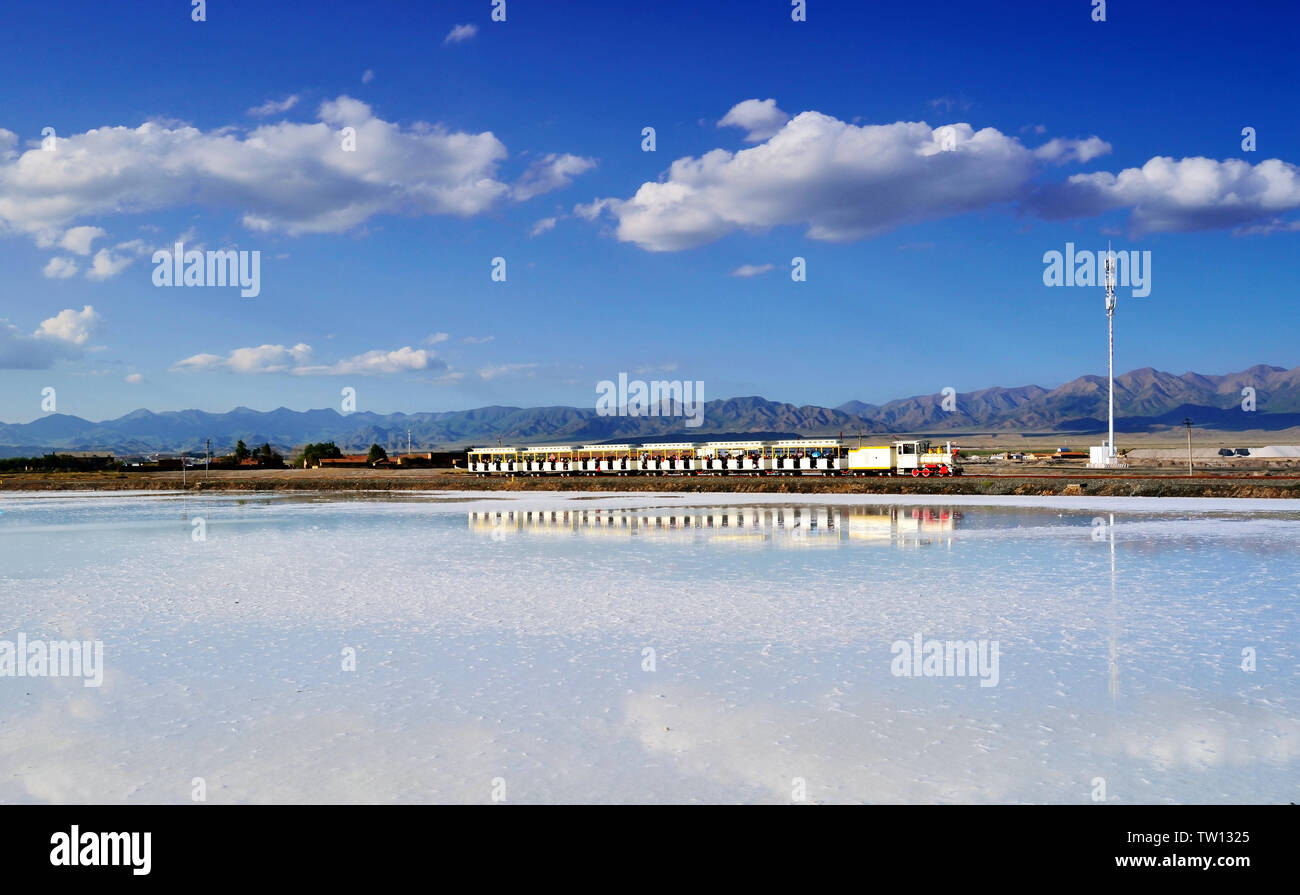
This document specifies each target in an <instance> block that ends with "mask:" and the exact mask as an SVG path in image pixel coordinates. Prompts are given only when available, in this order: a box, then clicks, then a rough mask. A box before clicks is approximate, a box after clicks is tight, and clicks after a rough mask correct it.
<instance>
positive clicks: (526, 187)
mask: <svg viewBox="0 0 1300 895" xmlns="http://www.w3.org/2000/svg"><path fill="white" fill-rule="evenodd" d="M594 167H596V160H595V159H589V158H582V157H581V156H577V155H568V154H565V155H558V154H556V153H554V152H552V153H551V154H549V155H547V156H545V157H544V158H542V159H540V160H538V161H536V162H533V163H532V164H531V165H529V166H528V170H526V171H524V173H523V176H522V177H520V178H519V180H518V181H517V182H516V183H515V185H514V188H513V189H512V190H511V195H512V196H513V197H514V199H515V200H516V201H519V202H523V201H525V200H527V199H531V198H533V197H534V196H539V195H541V194H542V193H550V192H554V191H555V190H558V189H563V188H564V187H566V186H569V185H570V184H571V183H573V178H574V177H577V176H578V175H579V174H582V173H584V172H586V171H590V170H591V169H592V168H594Z"/></svg>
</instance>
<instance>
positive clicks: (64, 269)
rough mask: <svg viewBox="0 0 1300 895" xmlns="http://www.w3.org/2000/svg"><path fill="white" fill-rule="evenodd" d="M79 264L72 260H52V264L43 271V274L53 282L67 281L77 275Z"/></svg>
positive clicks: (47, 265)
mask: <svg viewBox="0 0 1300 895" xmlns="http://www.w3.org/2000/svg"><path fill="white" fill-rule="evenodd" d="M78 269H79V268H78V267H77V262H76V261H74V260H72V259H71V258H57V257H56V258H51V259H50V262H49V263H48V264H46V265H45V267H44V268H43V269H42V270H41V274H42V275H44V276H47V277H49V278H50V279H51V280H66V279H67V278H68V277H75V276H76V275H77V270H78Z"/></svg>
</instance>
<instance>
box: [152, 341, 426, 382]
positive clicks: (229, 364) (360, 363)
mask: <svg viewBox="0 0 1300 895" xmlns="http://www.w3.org/2000/svg"><path fill="white" fill-rule="evenodd" d="M311 354H312V349H311V346H310V345H306V344H303V343H299V344H297V345H294V346H293V347H288V346H285V345H259V346H258V347H256V348H236V349H235V350H234V351H232V352H230V353H229V354H227V355H225V356H222V355H219V354H195V355H193V356H191V357H187V358H185V359H184V360H181V361H177V362H176V364H175V365H173V367H172V369H173V370H178V371H185V370H188V371H198V372H204V371H217V370H224V371H227V372H231V373H244V374H262V373H289V374H292V375H294V376H343V375H362V376H367V375H377V374H385V373H402V372H406V371H410V370H429V369H435V370H437V369H446V366H447V365H446V363H445V362H444V361H442V360H440V359H439V358H437V357H436V356H435V355H434V354H433V352H430V351H425V350H424V349H415V348H411V347H410V346H406V347H403V348H399V349H397V350H396V351H383V350H376V351H367V352H365V353H364V354H358V355H355V356H353V357H350V358H346V359H344V360H341V361H338V362H336V363H333V364H311V363H309V361H310V360H311Z"/></svg>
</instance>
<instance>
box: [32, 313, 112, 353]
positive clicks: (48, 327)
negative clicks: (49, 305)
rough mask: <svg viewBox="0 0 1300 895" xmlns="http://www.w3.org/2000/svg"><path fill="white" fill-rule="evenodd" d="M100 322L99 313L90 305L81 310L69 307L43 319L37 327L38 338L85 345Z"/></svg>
mask: <svg viewBox="0 0 1300 895" xmlns="http://www.w3.org/2000/svg"><path fill="white" fill-rule="evenodd" d="M98 323H99V315H98V314H96V313H95V309H94V308H93V307H91V306H90V305H86V306H85V307H84V308H82V309H81V310H80V311H74V310H73V309H72V308H67V309H65V310H62V311H59V313H58V314H55V315H54V316H53V317H51V318H49V319H48V320H42V321H41V325H40V326H39V327H37V329H36V338H40V339H54V340H56V341H60V342H70V343H71V344H73V345H84V344H86V340H87V339H89V338H90V332H91V330H93V329H94V328H95V326H96V325H97V324H98Z"/></svg>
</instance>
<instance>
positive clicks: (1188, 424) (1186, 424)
mask: <svg viewBox="0 0 1300 895" xmlns="http://www.w3.org/2000/svg"><path fill="white" fill-rule="evenodd" d="M1183 426H1184V428H1186V429H1187V474H1188V475H1191V474H1192V420H1191V417H1186V416H1185V417H1183Z"/></svg>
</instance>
